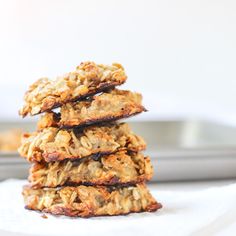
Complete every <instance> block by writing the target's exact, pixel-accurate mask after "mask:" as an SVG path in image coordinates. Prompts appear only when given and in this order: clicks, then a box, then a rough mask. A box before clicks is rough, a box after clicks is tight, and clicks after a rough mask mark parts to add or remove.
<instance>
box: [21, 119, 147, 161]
mask: <svg viewBox="0 0 236 236" xmlns="http://www.w3.org/2000/svg"><path fill="white" fill-rule="evenodd" d="M145 148H146V144H145V142H144V140H143V139H142V138H141V137H140V136H138V135H136V134H134V133H133V132H132V131H131V130H130V128H129V126H128V124H126V123H119V124H117V123H109V124H103V125H100V126H88V127H85V128H84V129H79V128H73V129H59V128H54V127H50V128H45V129H43V130H42V131H39V132H34V133H25V134H24V135H23V137H22V143H21V146H20V148H19V149H18V151H19V153H20V155H21V156H23V157H25V158H26V159H27V160H28V161H30V162H33V161H38V162H40V161H45V162H52V161H61V160H64V159H78V158H83V157H86V156H91V155H96V156H98V155H102V154H109V153H113V152H116V151H118V150H122V149H127V150H130V151H135V152H138V151H141V150H144V149H145Z"/></svg>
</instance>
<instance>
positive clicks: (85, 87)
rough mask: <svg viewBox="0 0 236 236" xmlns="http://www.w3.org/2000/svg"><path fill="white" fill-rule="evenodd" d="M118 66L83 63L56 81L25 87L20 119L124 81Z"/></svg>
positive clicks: (38, 82) (124, 76) (124, 75)
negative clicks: (26, 88)
mask: <svg viewBox="0 0 236 236" xmlns="http://www.w3.org/2000/svg"><path fill="white" fill-rule="evenodd" d="M126 78H127V76H126V74H125V72H124V69H123V67H122V66H121V65H120V64H117V63H114V64H112V65H111V66H109V65H101V64H95V63H94V62H84V63H81V64H80V65H79V66H77V68H76V70H75V71H73V72H70V73H68V74H66V75H64V76H61V77H58V78H57V79H56V80H49V79H48V78H42V79H39V80H38V81H36V82H35V83H34V84H32V85H31V86H30V87H29V90H28V91H27V92H26V94H25V96H24V101H25V103H24V106H23V107H22V109H21V110H20V112H19V113H20V115H21V116H23V117H24V116H26V115H28V114H30V115H35V114H38V113H41V112H44V111H48V110H51V109H53V108H55V107H59V106H61V105H62V104H64V103H66V102H69V101H76V100H79V99H81V98H84V97H87V96H91V95H93V94H96V93H98V92H101V91H103V90H104V89H108V88H113V87H114V86H117V85H121V84H123V83H124V82H125V81H126Z"/></svg>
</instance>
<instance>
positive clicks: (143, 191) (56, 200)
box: [23, 184, 162, 217]
mask: <svg viewBox="0 0 236 236" xmlns="http://www.w3.org/2000/svg"><path fill="white" fill-rule="evenodd" d="M23 196H24V201H25V207H26V208H28V209H31V210H39V211H43V212H49V213H52V214H55V215H66V216H74V217H75V216H80V217H91V216H104V215H123V214H128V213H131V212H143V211H149V212H151V211H156V210H157V209H159V208H161V207H162V206H161V204H160V203H157V202H156V200H155V199H154V198H153V197H152V195H151V194H150V192H149V191H148V189H147V188H146V186H145V184H137V185H135V186H129V187H104V186H96V187H93V186H83V185H81V186H78V187H63V188H57V189H54V188H46V189H32V188H30V187H27V186H26V187H24V189H23Z"/></svg>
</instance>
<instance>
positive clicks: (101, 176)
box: [29, 151, 153, 188]
mask: <svg viewBox="0 0 236 236" xmlns="http://www.w3.org/2000/svg"><path fill="white" fill-rule="evenodd" d="M152 175H153V168H152V165H151V162H150V158H149V157H144V155H143V154H141V153H130V154H127V153H126V152H125V151H120V152H116V153H115V154H110V155H108V156H103V157H101V158H98V159H97V160H96V159H95V160H94V159H93V158H83V159H81V160H80V161H70V160H66V161H62V162H51V163H35V164H33V166H32V167H31V169H30V175H29V181H30V184H31V187H33V188H42V187H50V188H54V187H58V186H63V185H68V186H76V185H79V184H85V185H121V184H124V185H127V184H136V183H140V182H143V181H147V180H150V179H151V177H152Z"/></svg>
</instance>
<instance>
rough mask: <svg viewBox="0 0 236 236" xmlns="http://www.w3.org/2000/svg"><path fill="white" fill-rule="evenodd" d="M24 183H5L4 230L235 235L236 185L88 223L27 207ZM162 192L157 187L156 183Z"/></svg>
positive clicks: (164, 195) (0, 191)
mask: <svg viewBox="0 0 236 236" xmlns="http://www.w3.org/2000/svg"><path fill="white" fill-rule="evenodd" d="M25 183H26V182H25V181H23V180H7V181H4V182H2V183H0V230H6V231H11V232H18V233H27V234H34V235H83V236H84V235H86V236H87V235H96V236H100V235H103V236H104V235H112V236H115V235H122V236H126V235H129V236H130V235H135V236H138V235H142V236H143V235H145V236H146V235H152V236H154V235H158V236H162V235H164V236H168V235H171V236H173V235H175V236H178V235H181V236H183V235H194V236H195V235H201V236H203V235H207V236H210V235H235V234H236V184H230V185H227V186H222V187H214V188H209V189H205V190H194V189H193V191H163V190H162V191H157V190H155V189H156V188H155V189H152V194H153V195H154V196H155V197H156V199H157V200H158V201H160V202H161V203H162V204H163V209H161V210H160V211H157V212H155V213H138V214H131V215H128V216H114V217H96V218H89V219H82V218H69V217H63V216H60V217H55V216H51V215H49V214H48V218H47V219H44V218H42V217H41V215H42V213H39V212H34V211H29V210H25V209H24V204H23V200H22V196H21V189H22V185H23V184H25ZM157 189H158V185H157Z"/></svg>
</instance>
